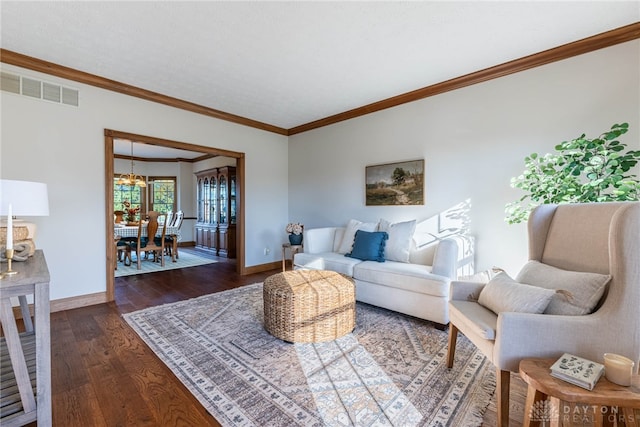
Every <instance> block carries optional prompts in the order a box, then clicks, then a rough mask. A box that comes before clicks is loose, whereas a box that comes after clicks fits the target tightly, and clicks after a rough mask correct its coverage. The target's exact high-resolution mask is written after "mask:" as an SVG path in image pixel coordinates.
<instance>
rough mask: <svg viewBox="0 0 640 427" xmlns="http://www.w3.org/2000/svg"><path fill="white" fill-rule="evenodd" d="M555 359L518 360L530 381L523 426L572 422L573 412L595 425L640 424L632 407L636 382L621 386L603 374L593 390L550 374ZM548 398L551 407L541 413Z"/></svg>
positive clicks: (639, 391) (639, 401) (639, 396)
mask: <svg viewBox="0 0 640 427" xmlns="http://www.w3.org/2000/svg"><path fill="white" fill-rule="evenodd" d="M554 362H555V359H524V360H522V361H521V362H520V376H521V377H522V379H523V380H524V381H525V382H526V383H527V384H528V385H529V388H528V391H527V400H526V404H525V408H524V420H523V423H522V425H523V426H525V427H527V426H532V425H545V426H547V425H550V426H565V425H573V424H572V423H574V422H575V421H576V420H575V418H576V416H578V417H582V418H583V419H582V421H583V422H584V421H590V420H585V419H584V418H592V421H593V425H595V426H604V425H616V426H619V425H626V426H635V427H637V426H640V418H638V416H637V414H634V410H633V408H640V388H639V387H638V386H639V385H638V384H635V385H632V386H631V387H622V386H619V385H617V384H614V383H612V382H610V381H608V380H607V379H606V378H605V377H604V375H603V376H602V378H600V380H599V381H598V383H597V384H596V386H595V387H594V388H593V390H591V391H589V390H586V389H584V388H581V387H578V386H575V385H573V384H570V383H568V382H566V381H562V380H560V379H557V378H554V377H552V376H551V374H550V369H549V368H550V367H551V365H552V364H553V363H554ZM547 399H549V401H550V403H551V408H548V407H547V408H546V412H547V414H543V413H541V410H542V409H545V408H544V406H545V403H544V402H545V401H546V400H547ZM561 401H562V402H566V403H568V404H569V405H568V406H569V408H570V409H569V411H567V410H564V409H561V408H564V406H562V407H561V406H560V402H561ZM576 403H578V404H579V405H575V404H576ZM586 408H588V409H589V410H592V411H593V415H592V416H587V414H585V412H584V411H585V409H586ZM549 409H550V410H549ZM542 412H544V411H542ZM578 421H580V420H578ZM623 422H624V424H623ZM580 425H582V424H580Z"/></svg>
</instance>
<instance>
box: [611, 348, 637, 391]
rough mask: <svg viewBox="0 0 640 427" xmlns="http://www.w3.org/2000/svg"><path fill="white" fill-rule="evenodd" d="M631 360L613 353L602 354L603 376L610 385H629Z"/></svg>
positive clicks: (631, 367) (631, 370)
mask: <svg viewBox="0 0 640 427" xmlns="http://www.w3.org/2000/svg"><path fill="white" fill-rule="evenodd" d="M633 365H635V363H634V362H633V360H631V359H628V358H626V357H624V356H620V355H619V354H614V353H605V354H604V375H605V377H607V379H608V380H609V381H611V382H612V383H615V384H618V385H621V386H624V387H628V386H630V385H631V375H632V374H633Z"/></svg>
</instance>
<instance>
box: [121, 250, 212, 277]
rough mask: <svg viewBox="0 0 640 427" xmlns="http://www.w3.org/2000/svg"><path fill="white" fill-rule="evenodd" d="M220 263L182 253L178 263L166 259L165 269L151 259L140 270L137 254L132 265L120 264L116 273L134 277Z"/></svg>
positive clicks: (145, 260) (185, 252)
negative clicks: (135, 275)
mask: <svg viewBox="0 0 640 427" xmlns="http://www.w3.org/2000/svg"><path fill="white" fill-rule="evenodd" d="M216 262H218V261H216V260H213V259H208V258H204V257H201V256H198V255H195V254H192V253H189V252H187V251H180V258H179V259H178V260H177V261H176V262H172V261H171V258H170V257H169V256H167V257H165V260H164V267H162V265H160V263H159V262H152V261H151V259H143V260H142V262H141V263H140V267H141V269H140V270H138V264H137V260H136V255H135V253H134V254H133V261H132V262H131V265H129V266H126V265H124V263H122V262H119V263H118V269H117V270H115V271H114V276H115V277H122V276H132V275H134V274H143V273H154V272H156V271H166V270H175V269H176V268H186V267H195V266H198V265H205V264H213V263H216Z"/></svg>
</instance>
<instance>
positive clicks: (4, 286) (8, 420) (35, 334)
mask: <svg viewBox="0 0 640 427" xmlns="http://www.w3.org/2000/svg"><path fill="white" fill-rule="evenodd" d="M1 266H2V269H3V270H4V269H6V267H7V265H6V264H2V265H1ZM12 267H13V270H15V271H17V272H18V274H16V275H13V276H5V277H4V278H2V280H0V320H1V321H2V330H3V331H4V337H3V338H0V360H1V361H2V363H1V364H2V382H0V388H1V391H2V392H1V393H0V407H1V408H2V411H0V414H1V416H0V425H2V426H5V427H10V426H22V425H24V424H28V423H31V422H33V421H36V420H37V423H38V425H39V426H50V425H51V336H50V329H51V327H50V323H49V269H48V268H47V262H46V260H45V258H44V254H43V252H42V250H39V249H38V250H36V252H35V254H34V255H33V256H32V257H29V259H27V260H26V261H24V262H14V263H12ZM27 295H33V298H34V313H35V315H34V321H32V319H31V315H30V313H29V306H28V304H27ZM12 297H17V298H18V301H19V302H20V310H21V312H22V318H23V321H24V326H25V332H22V333H20V332H18V327H17V325H16V319H15V317H14V314H13V306H12V303H11V298H12ZM34 382H35V387H32V384H33V383H34Z"/></svg>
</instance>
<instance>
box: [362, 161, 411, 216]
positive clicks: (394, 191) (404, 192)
mask: <svg viewBox="0 0 640 427" xmlns="http://www.w3.org/2000/svg"><path fill="white" fill-rule="evenodd" d="M365 169H366V171H365V185H366V189H365V195H366V196H365V198H366V205H367V206H402V205H424V160H410V161H406V162H397V163H387V164H383V165H373V166H367V167H366V168H365Z"/></svg>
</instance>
